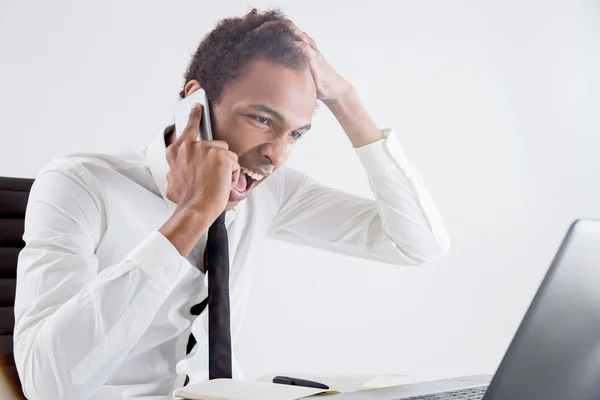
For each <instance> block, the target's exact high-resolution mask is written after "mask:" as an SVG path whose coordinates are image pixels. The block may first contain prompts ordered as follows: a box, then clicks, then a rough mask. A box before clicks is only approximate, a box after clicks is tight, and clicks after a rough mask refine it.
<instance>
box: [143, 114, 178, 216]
mask: <svg viewBox="0 0 600 400" xmlns="http://www.w3.org/2000/svg"><path fill="white" fill-rule="evenodd" d="M174 127H175V126H174V125H169V126H168V127H166V128H165V130H164V132H162V133H161V134H160V135H158V136H157V137H156V138H155V139H154V140H153V141H152V143H150V145H149V146H148V148H147V149H146V161H147V162H148V167H149V168H150V173H151V174H152V178H154V183H156V187H158V190H159V191H160V195H161V196H162V198H163V200H164V201H165V204H166V206H167V208H168V209H169V211H170V212H174V211H175V208H176V207H177V204H175V203H173V202H172V201H171V200H169V199H168V198H167V174H168V173H169V170H170V167H169V163H168V162H167V146H166V143H165V141H166V139H167V136H168V135H169V134H170V133H171V132H172V131H173V129H174Z"/></svg>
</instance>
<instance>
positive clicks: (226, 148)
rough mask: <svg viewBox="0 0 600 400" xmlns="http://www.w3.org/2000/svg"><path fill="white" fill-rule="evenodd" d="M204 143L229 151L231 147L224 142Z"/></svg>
mask: <svg viewBox="0 0 600 400" xmlns="http://www.w3.org/2000/svg"><path fill="white" fill-rule="evenodd" d="M204 143H208V144H209V145H210V146H215V147H220V148H222V149H225V150H229V145H228V144H227V142H226V141H224V140H211V141H209V142H204Z"/></svg>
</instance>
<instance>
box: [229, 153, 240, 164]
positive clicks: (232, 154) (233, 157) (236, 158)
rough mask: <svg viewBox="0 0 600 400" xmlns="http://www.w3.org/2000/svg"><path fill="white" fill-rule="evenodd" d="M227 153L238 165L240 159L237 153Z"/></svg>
mask: <svg viewBox="0 0 600 400" xmlns="http://www.w3.org/2000/svg"><path fill="white" fill-rule="evenodd" d="M227 153H228V154H229V157H231V159H232V160H233V161H234V162H235V163H236V164H237V162H238V161H239V157H238V155H237V154H236V153H234V152H233V151H229V150H228V151H227Z"/></svg>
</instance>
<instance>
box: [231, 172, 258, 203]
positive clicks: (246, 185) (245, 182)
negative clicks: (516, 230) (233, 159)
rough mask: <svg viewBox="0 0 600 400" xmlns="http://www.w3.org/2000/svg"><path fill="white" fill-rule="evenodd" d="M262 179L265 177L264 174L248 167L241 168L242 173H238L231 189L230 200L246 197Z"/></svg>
mask: <svg viewBox="0 0 600 400" xmlns="http://www.w3.org/2000/svg"><path fill="white" fill-rule="evenodd" d="M263 179H265V176H264V175H262V174H260V173H258V172H256V171H252V170H251V169H248V168H242V173H240V177H239V178H238V181H237V183H236V185H235V187H234V188H233V190H232V195H233V196H232V197H234V199H232V200H240V199H241V198H244V197H246V196H247V194H248V193H249V192H250V190H252V189H253V188H254V187H255V186H256V185H258V183H259V182H260V181H262V180H263Z"/></svg>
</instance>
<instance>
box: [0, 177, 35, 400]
mask: <svg viewBox="0 0 600 400" xmlns="http://www.w3.org/2000/svg"><path fill="white" fill-rule="evenodd" d="M32 184H33V179H24V178H4V177H0V371H1V373H0V398H2V399H24V398H25V396H24V395H23V393H22V391H21V383H20V382H19V377H18V375H17V369H16V367H15V360H14V358H13V336H12V334H13V329H14V324H15V318H14V305H15V288H16V284H17V280H16V278H17V257H18V255H19V252H20V251H21V249H22V248H23V246H24V245H25V243H24V242H23V230H24V218H25V209H26V207H27V200H28V198H29V191H30V190H31V185H32Z"/></svg>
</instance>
